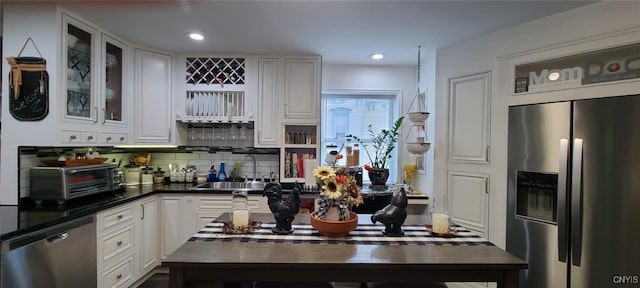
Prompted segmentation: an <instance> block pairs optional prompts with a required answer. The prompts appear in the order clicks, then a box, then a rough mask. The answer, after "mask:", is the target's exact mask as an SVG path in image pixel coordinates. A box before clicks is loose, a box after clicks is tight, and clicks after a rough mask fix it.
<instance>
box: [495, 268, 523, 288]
mask: <svg viewBox="0 0 640 288" xmlns="http://www.w3.org/2000/svg"><path fill="white" fill-rule="evenodd" d="M519 281H520V273H519V272H518V270H506V271H504V278H503V279H502V281H500V282H498V288H519V287H520V286H519V285H520V283H518V282H519Z"/></svg>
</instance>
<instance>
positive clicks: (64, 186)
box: [29, 163, 122, 202]
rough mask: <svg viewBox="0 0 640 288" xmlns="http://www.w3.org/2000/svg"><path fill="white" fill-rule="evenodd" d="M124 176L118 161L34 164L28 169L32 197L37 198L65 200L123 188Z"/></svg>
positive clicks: (38, 199) (37, 199)
mask: <svg viewBox="0 0 640 288" xmlns="http://www.w3.org/2000/svg"><path fill="white" fill-rule="evenodd" d="M121 184H122V176H121V175H118V168H117V166H116V165H115V164H111V163H109V164H98V165H87V166H76V167H33V168H31V169H30V172H29V196H30V197H31V198H33V199H35V200H36V201H40V200H57V201H59V202H64V201H66V200H70V199H73V198H77V197H82V196H88V195H92V194H96V193H101V192H106V191H112V190H114V189H118V188H120V187H121V186H120V185H121Z"/></svg>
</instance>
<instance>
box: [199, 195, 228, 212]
mask: <svg viewBox="0 0 640 288" xmlns="http://www.w3.org/2000/svg"><path fill="white" fill-rule="evenodd" d="M196 207H198V208H197V209H205V210H208V209H215V210H224V211H228V210H229V209H231V194H229V197H224V196H221V197H202V198H199V199H198V204H197V206H196Z"/></svg>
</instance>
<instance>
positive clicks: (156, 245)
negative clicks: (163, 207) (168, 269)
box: [136, 196, 160, 276]
mask: <svg viewBox="0 0 640 288" xmlns="http://www.w3.org/2000/svg"><path fill="white" fill-rule="evenodd" d="M138 208H139V209H140V210H139V211H140V217H138V218H137V219H138V221H139V222H140V225H139V228H140V229H137V231H138V232H139V233H138V235H139V236H138V239H139V242H138V243H139V245H138V249H137V250H136V252H137V253H138V255H139V259H140V276H143V275H145V274H147V273H149V272H150V271H151V270H153V269H154V268H155V267H156V266H157V265H158V264H160V241H159V239H160V229H159V228H160V222H159V220H158V211H159V209H158V200H157V197H156V196H151V197H148V198H145V199H142V200H141V201H140V202H139V204H138Z"/></svg>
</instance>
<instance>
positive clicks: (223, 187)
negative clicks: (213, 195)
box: [189, 182, 245, 191]
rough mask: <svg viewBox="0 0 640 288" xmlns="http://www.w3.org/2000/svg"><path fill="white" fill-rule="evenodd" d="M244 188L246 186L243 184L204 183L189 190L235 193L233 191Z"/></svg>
mask: <svg viewBox="0 0 640 288" xmlns="http://www.w3.org/2000/svg"><path fill="white" fill-rule="evenodd" d="M244 188H245V185H244V183H243V182H207V183H202V184H198V185H196V186H193V187H191V188H190V189H189V190H197V191H204V190H217V191H233V190H238V189H244Z"/></svg>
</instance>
